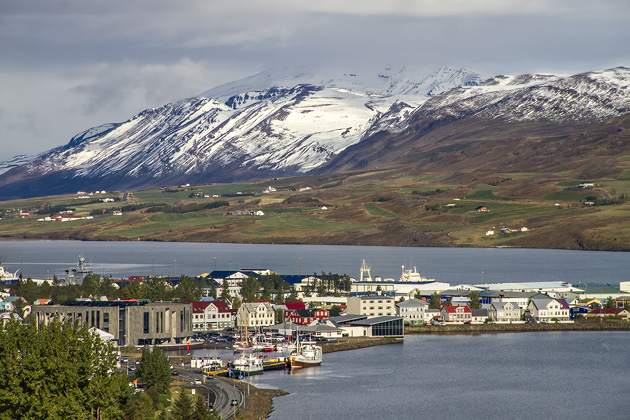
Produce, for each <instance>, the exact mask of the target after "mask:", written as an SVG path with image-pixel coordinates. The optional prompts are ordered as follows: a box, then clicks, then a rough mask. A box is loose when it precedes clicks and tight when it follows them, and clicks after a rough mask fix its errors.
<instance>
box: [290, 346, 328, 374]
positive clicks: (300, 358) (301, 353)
mask: <svg viewBox="0 0 630 420" xmlns="http://www.w3.org/2000/svg"><path fill="white" fill-rule="evenodd" d="M322 360H323V356H322V347H321V346H318V345H317V344H315V342H314V341H303V342H301V343H298V345H297V347H296V349H295V351H294V352H293V353H292V354H290V355H289V362H290V363H291V368H292V369H293V368H306V367H312V366H319V365H321V364H322Z"/></svg>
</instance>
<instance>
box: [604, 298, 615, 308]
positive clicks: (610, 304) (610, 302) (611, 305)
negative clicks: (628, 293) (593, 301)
mask: <svg viewBox="0 0 630 420" xmlns="http://www.w3.org/2000/svg"><path fill="white" fill-rule="evenodd" d="M614 307H615V301H614V300H613V298H612V296H608V298H607V299H606V304H604V308H607V309H612V308H614Z"/></svg>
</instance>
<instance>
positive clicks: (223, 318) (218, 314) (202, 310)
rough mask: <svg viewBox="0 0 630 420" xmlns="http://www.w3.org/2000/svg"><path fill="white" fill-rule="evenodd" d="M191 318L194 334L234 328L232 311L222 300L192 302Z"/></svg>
mask: <svg viewBox="0 0 630 420" xmlns="http://www.w3.org/2000/svg"><path fill="white" fill-rule="evenodd" d="M192 318H193V319H192V321H193V331H194V332H206V331H213V330H222V329H224V328H228V327H230V328H231V327H233V326H234V319H233V318H232V311H231V310H230V307H229V306H228V304H227V303H226V302H224V301H222V300H215V301H212V302H192Z"/></svg>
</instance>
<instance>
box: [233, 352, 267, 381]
mask: <svg viewBox="0 0 630 420" xmlns="http://www.w3.org/2000/svg"><path fill="white" fill-rule="evenodd" d="M232 366H233V367H232V374H233V375H236V376H240V375H243V376H250V375H258V374H259V373H263V369H264V367H263V359H262V358H261V357H257V356H254V355H253V354H251V353H248V354H245V353H243V354H241V355H240V356H239V357H237V358H236V359H234V362H233V363H232Z"/></svg>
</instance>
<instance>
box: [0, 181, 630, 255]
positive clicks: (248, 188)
mask: <svg viewBox="0 0 630 420" xmlns="http://www.w3.org/2000/svg"><path fill="white" fill-rule="evenodd" d="M457 179H458V180H457V181H455V180H454V179H453V178H450V177H449V176H447V175H443V174H422V175H419V176H411V175H409V174H407V173H406V172H405V171H402V170H382V171H374V172H365V173H353V174H346V175H343V176H326V177H324V176H301V177H296V178H283V179H273V180H267V181H261V182H257V183H254V182H252V183H240V184H211V185H194V186H188V187H181V186H174V187H169V188H168V189H152V190H147V191H134V192H132V198H131V199H130V200H129V201H127V202H122V201H120V200H121V199H122V198H123V193H116V192H109V193H107V194H105V195H102V196H100V195H99V196H98V197H96V196H93V197H92V196H91V197H90V198H89V199H75V198H76V196H75V195H66V196H53V197H42V198H36V199H31V200H19V201H6V202H0V212H1V216H2V219H1V220H0V237H4V238H49V239H66V238H72V239H86V240H137V239H140V240H159V241H215V242H219V241H223V242H251V243H253V242H260V243H266V242H274V243H279V242H285V243H332V244H363V245H401V246H477V247H494V246H517V247H521V246H522V247H539V248H543V247H544V248H570V249H615V250H630V223H629V222H630V203H626V202H625V201H624V200H622V201H621V202H619V204H616V205H597V206H595V207H586V206H584V205H583V203H582V202H583V201H584V200H585V199H586V197H593V196H597V197H598V198H599V200H600V201H601V200H604V199H607V198H608V199H610V198H612V197H615V198H618V197H620V196H621V195H622V194H627V193H628V192H630V177H628V175H627V174H621V175H620V176H619V177H618V178H614V179H611V178H605V179H600V180H591V182H594V183H595V184H596V186H595V187H594V188H592V189H584V190H581V189H578V188H577V185H578V184H579V183H580V182H581V181H578V180H577V179H576V177H574V176H572V175H570V174H565V173H561V174H555V175H554V174H544V176H541V175H536V174H530V173H516V174H499V175H492V176H487V177H485V178H484V177H483V176H481V175H476V176H474V177H473V176H470V177H459V178H457ZM466 179H470V181H466ZM462 180H463V181H462ZM268 186H272V187H274V188H276V189H277V191H274V192H271V193H269V194H264V193H263V190H265V189H266V188H267V187H268ZM306 186H308V187H310V188H311V189H308V190H303V191H299V189H300V188H302V187H306ZM167 191H168V192H167ZM173 191H174V192H173ZM239 192H240V193H241V194H238V193H239ZM520 192H523V193H522V195H521V193H520ZM195 194H198V195H200V196H201V197H195ZM206 196H207V197H206ZM213 196H218V197H213ZM104 197H110V198H115V199H116V200H117V201H115V202H113V203H111V202H110V203H102V202H98V201H95V200H98V198H104ZM211 203H217V205H220V207H216V208H204V206H205V205H208V204H211ZM556 204H557V205H556ZM598 204H605V203H603V202H602V203H598ZM158 205H159V206H163V207H160V208H159V209H158V208H156V206H158ZM324 206H326V207H327V210H323V209H322V207H324ZM478 206H486V207H487V208H488V209H489V210H490V211H489V212H487V213H478V212H475V208H477V207H478ZM211 207H212V206H211ZM63 208H69V209H73V210H74V213H73V216H79V217H80V216H89V215H93V217H94V218H93V219H92V220H77V221H71V222H64V223H62V222H46V221H38V220H37V219H41V218H43V217H45V215H41V214H39V215H38V214H36V212H38V211H42V210H45V209H55V211H59V210H60V209H63ZM116 209H121V210H122V209H125V210H124V211H123V215H122V216H114V215H112V210H116ZM20 210H22V211H29V212H30V214H29V215H24V216H22V215H20V213H19V211H20ZM103 210H105V214H103ZM156 210H159V211H156ZM256 211H262V212H263V213H264V215H262V216H256V215H253V214H250V213H249V212H252V213H253V212H256ZM228 212H232V213H233V214H234V215H229V214H228ZM53 213H54V212H53ZM503 227H508V228H521V227H526V228H527V231H525V232H514V233H511V234H502V233H500V230H501V228H503ZM488 230H494V231H495V235H492V236H486V232H487V231H488Z"/></svg>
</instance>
